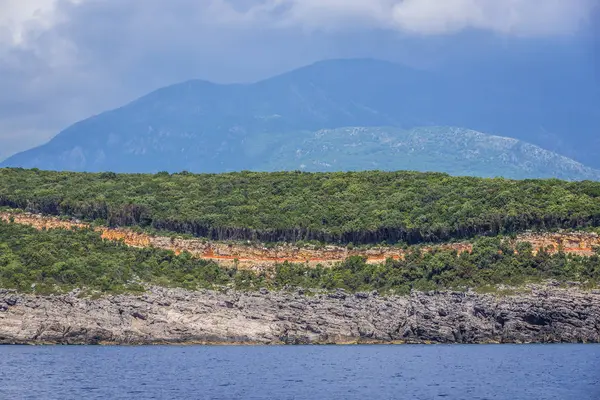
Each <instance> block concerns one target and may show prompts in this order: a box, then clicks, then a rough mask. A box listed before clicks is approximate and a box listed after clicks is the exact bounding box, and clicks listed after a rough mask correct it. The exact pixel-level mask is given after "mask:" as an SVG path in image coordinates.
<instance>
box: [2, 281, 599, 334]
mask: <svg viewBox="0 0 600 400" xmlns="http://www.w3.org/2000/svg"><path fill="white" fill-rule="evenodd" d="M495 342H501V343H537V342H543V343H554V342H596V343H598V342H600V291H591V292H585V291H582V290H579V289H575V288H572V289H559V288H554V287H541V286H537V287H530V288H529V289H528V291H526V292H523V293H521V294H515V295H511V296H505V297H497V296H494V295H481V294H475V293H460V292H445V293H429V294H427V293H414V294H413V295H411V296H406V297H400V296H390V297H383V296H379V295H378V294H377V293H358V294H347V293H345V292H343V291H338V292H336V293H332V294H316V295H311V296H309V295H306V294H304V293H303V292H302V291H300V292H296V293H287V292H286V293H269V292H268V291H266V290H264V289H263V290H262V291H261V292H258V293H241V292H233V291H230V292H216V291H208V290H207V291H199V292H189V291H185V290H183V289H164V288H151V289H150V290H149V291H148V292H147V293H146V294H144V295H139V296H133V295H118V296H105V297H102V298H99V299H89V298H81V297H79V296H78V295H77V294H76V293H71V294H69V295H60V296H34V295H22V294H17V293H15V292H12V291H6V290H0V343H4V344H14V343H20V344H36V343H59V344H158V343H189V344H193V343H206V344H221V343H238V344H241V343H246V344H282V343H284V344H296V343H311V344H315V343H337V344H340V343H495Z"/></svg>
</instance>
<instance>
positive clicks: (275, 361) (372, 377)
mask: <svg viewBox="0 0 600 400" xmlns="http://www.w3.org/2000/svg"><path fill="white" fill-rule="evenodd" d="M0 399H11V400H12V399H61V400H62V399H78V400H79V399H307V400H308V399H310V400H316V399H340V400H341V399H344V400H346V399H445V400H454V399H500V400H535V399H560V400H565V399H574V400H588V399H589V400H598V399H600V346H596V345H521V346H511V345H495V346H494V345H490V346H313V347H311V346H298V347H283V346H282V347H280V346H275V347H260V346H250V347H203V346H190V347H177V346H165V347H151V346H150V347H59V346H57V347H27V346H5V347H0Z"/></svg>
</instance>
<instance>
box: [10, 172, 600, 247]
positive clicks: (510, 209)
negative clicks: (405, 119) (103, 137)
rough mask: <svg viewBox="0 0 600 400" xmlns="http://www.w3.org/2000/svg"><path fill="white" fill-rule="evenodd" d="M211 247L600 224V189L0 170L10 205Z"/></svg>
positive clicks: (408, 178)
mask: <svg viewBox="0 0 600 400" xmlns="http://www.w3.org/2000/svg"><path fill="white" fill-rule="evenodd" d="M2 206H4V207H11V208H19V209H23V210H28V211H31V212H36V213H43V214H49V215H65V216H70V217H74V218H79V219H83V220H87V221H96V222H97V223H101V224H106V225H109V226H139V227H142V228H152V229H157V230H166V231H172V232H178V233H185V234H192V235H195V236H200V237H206V238H209V239H213V240H241V239H244V240H257V241H263V242H281V241H285V242H296V241H320V242H328V243H341V244H347V243H354V244H373V243H382V242H387V243H390V244H392V243H399V242H401V243H406V244H417V243H423V242H439V241H447V240H451V239H463V238H471V237H475V236H494V235H498V234H510V233H518V232H522V231H525V230H550V229H558V228H569V229H580V228H589V227H599V226H600V183H599V182H591V181H583V182H567V181H560V180H556V179H550V180H522V181H515V180H508V179H503V178H495V179H485V178H473V177H451V176H449V175H446V174H441V173H418V172H406V171H400V172H379V171H370V172H339V173H303V172H277V173H256V172H238V173H229V174H190V173H179V174H168V173H158V174H154V175H152V174H114V173H93V174H92V173H71V172H49V171H40V170H24V169H18V168H11V169H0V207H2Z"/></svg>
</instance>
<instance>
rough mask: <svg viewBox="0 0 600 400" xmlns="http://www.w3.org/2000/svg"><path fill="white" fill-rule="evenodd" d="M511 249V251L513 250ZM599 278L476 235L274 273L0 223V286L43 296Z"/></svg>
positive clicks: (83, 233)
mask: <svg viewBox="0 0 600 400" xmlns="http://www.w3.org/2000/svg"><path fill="white" fill-rule="evenodd" d="M515 250H516V251H515ZM542 279H556V280H561V281H568V280H574V281H579V282H588V283H589V284H591V285H594V284H595V282H598V281H600V256H599V255H594V256H592V257H581V256H576V255H570V254H565V253H562V252H559V253H557V254H553V255H551V254H549V253H546V252H544V251H541V252H538V253H537V254H535V255H534V254H533V252H532V251H531V245H530V244H528V243H517V244H516V245H515V244H511V242H510V241H502V240H500V239H499V238H481V239H479V240H477V241H476V242H475V243H474V247H473V251H472V252H470V253H469V252H464V253H461V254H458V253H457V252H456V251H452V250H437V251H433V252H421V251H420V250H419V247H418V246H416V247H415V248H414V251H412V252H410V253H409V254H408V255H407V257H406V258H405V259H403V260H391V259H388V260H387V261H386V262H384V263H381V264H378V265H371V264H367V263H366V261H365V259H363V258H360V257H351V258H349V259H347V260H346V261H344V262H341V263H339V264H338V265H336V266H335V267H333V268H325V267H320V266H319V267H317V268H309V267H307V266H306V265H302V264H289V263H284V264H280V265H277V266H276V267H275V270H274V271H273V272H272V273H265V272H263V273H260V274H254V273H252V272H248V271H238V270H237V269H235V268H233V269H224V268H221V267H219V266H218V265H217V264H216V263H214V262H212V261H206V260H201V259H197V258H193V257H192V256H191V255H190V254H189V253H183V254H181V255H175V254H174V253H173V252H171V251H165V250H159V249H155V248H143V249H142V248H132V247H127V246H125V245H123V244H121V243H118V242H112V241H108V240H103V239H102V238H101V237H100V234H99V233H98V232H94V231H92V230H87V229H80V230H63V229H50V230H42V231H39V230H36V229H34V228H32V227H28V226H24V225H19V224H14V223H6V222H2V221H0V288H9V289H10V288H14V289H18V290H19V291H23V292H36V293H49V292H56V291H61V290H70V289H73V288H88V289H92V290H98V291H101V292H119V291H140V290H143V288H144V286H143V285H144V284H153V285H159V286H176V287H184V288H188V289H197V288H201V287H205V288H218V287H232V288H235V289H240V290H248V289H255V290H256V289H259V288H262V287H267V288H271V289H276V290H282V289H289V288H306V289H323V290H335V289H345V290H349V291H353V292H355V291H370V290H379V291H382V292H395V293H407V292H409V291H410V290H411V289H418V290H433V289H444V288H460V287H463V288H464V287H483V286H487V285H496V284H501V283H508V284H521V283H524V282H527V281H539V280H542Z"/></svg>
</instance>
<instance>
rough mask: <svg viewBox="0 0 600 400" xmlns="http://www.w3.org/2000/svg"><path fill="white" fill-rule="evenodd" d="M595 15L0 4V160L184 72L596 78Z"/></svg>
mask: <svg viewBox="0 0 600 400" xmlns="http://www.w3.org/2000/svg"><path fill="white" fill-rule="evenodd" d="M599 16H600V0H169V1H165V0H0V160H1V159H2V158H5V157H7V156H9V155H11V154H13V153H15V152H17V151H21V150H25V149H28V148H30V147H32V146H35V145H39V144H41V143H44V142H45V141H47V140H48V139H50V138H51V137H52V136H54V135H55V134H57V133H58V132H59V131H60V130H61V129H64V128H65V127H67V126H68V125H70V124H72V123H74V122H76V121H78V120H81V119H83V118H86V117H89V116H91V115H94V114H97V113H100V112H102V111H105V110H107V109H111V108H115V107H118V106H120V105H123V104H125V103H126V102H128V101H131V100H133V99H135V98H137V97H139V96H141V95H143V94H145V93H147V92H149V91H151V90H154V89H156V88H158V87H161V86H165V85H169V84H173V83H177V82H180V81H184V80H188V79H193V78H201V79H208V80H212V81H215V82H249V81H255V80H259V79H262V78H266V77H268V76H271V75H273V74H277V73H281V72H284V71H286V70H290V69H293V68H296V67H299V66H302V65H306V64H310V63H312V62H315V61H318V60H322V59H328V58H350V57H373V58H380V59H387V60H391V61H395V62H399V63H403V64H407V65H410V66H413V67H416V68H432V69H436V68H437V69H440V68H451V66H455V67H456V66H460V65H463V66H464V65H468V63H477V62H486V60H487V61H488V62H498V61H499V60H501V61H502V60H506V59H511V58H513V59H518V58H519V57H523V55H524V54H531V53H535V52H536V51H537V52H541V51H545V52H546V53H548V54H551V55H552V54H555V57H556V59H557V60H558V59H559V58H561V57H563V58H564V57H565V54H577V55H578V57H582V60H584V61H582V62H588V63H589V64H590V66H591V68H592V69H594V68H595V69H596V70H597V71H600V18H599ZM594 22H597V23H594ZM569 57H570V55H569ZM475 65H476V64H475Z"/></svg>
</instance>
